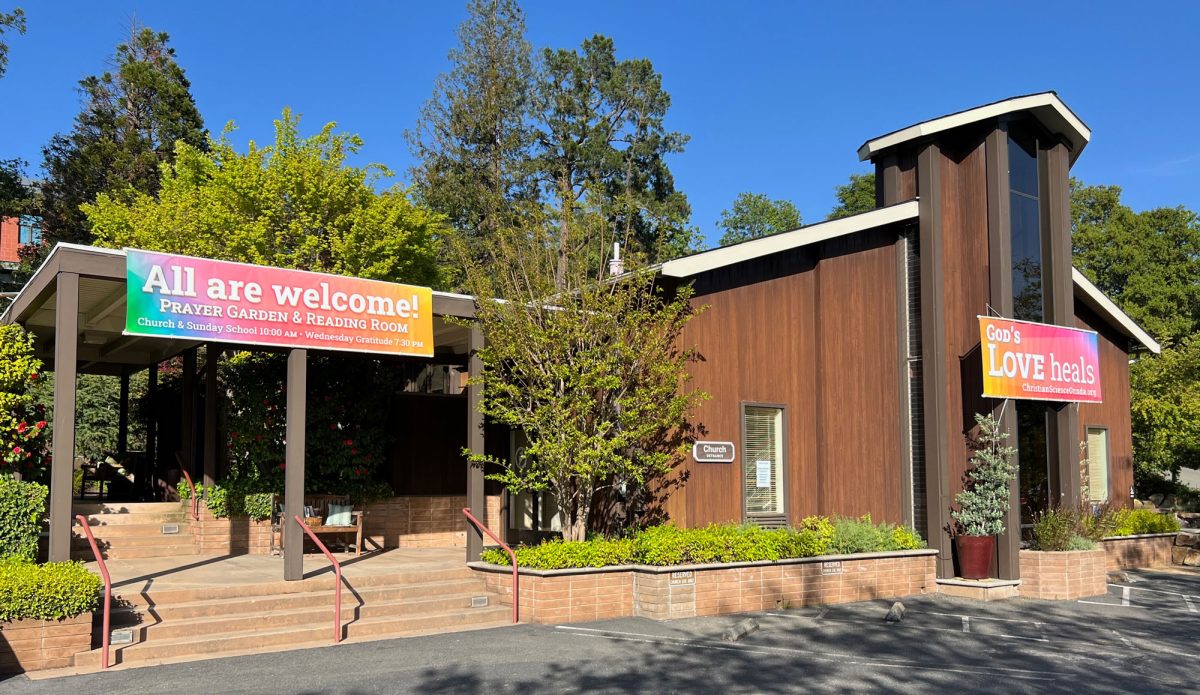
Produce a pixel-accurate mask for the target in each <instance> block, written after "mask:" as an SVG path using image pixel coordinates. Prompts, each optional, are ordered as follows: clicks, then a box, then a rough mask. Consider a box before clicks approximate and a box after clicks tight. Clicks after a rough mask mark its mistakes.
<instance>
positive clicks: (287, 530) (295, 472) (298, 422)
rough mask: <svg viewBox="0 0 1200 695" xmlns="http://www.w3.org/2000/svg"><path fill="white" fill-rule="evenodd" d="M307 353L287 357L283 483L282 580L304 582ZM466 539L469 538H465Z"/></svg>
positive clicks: (301, 350) (302, 350)
mask: <svg viewBox="0 0 1200 695" xmlns="http://www.w3.org/2000/svg"><path fill="white" fill-rule="evenodd" d="M307 391H308V350H304V349H300V348H298V349H294V350H292V351H290V352H289V353H288V362H287V410H286V411H285V417H286V418H287V425H286V428H287V429H286V432H287V434H286V437H287V439H286V444H285V448H284V463H285V465H284V476H283V477H284V481H283V493H284V497H283V512H284V513H283V520H282V522H281V523H282V524H283V578H284V579H285V580H287V581H296V580H299V579H304V530H303V529H301V528H300V526H299V525H297V524H296V520H295V519H293V518H292V517H293V516H295V515H297V514H298V515H300V516H301V518H303V516H304V428H305V419H306V417H307V412H306V406H307V404H306V403H305V396H306V393H307ZM468 537H470V536H469V535H468Z"/></svg>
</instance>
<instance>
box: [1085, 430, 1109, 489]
mask: <svg viewBox="0 0 1200 695" xmlns="http://www.w3.org/2000/svg"><path fill="white" fill-rule="evenodd" d="M1087 463H1088V501H1089V502H1107V501H1108V430H1106V429H1104V428H1103V427H1089V428H1087Z"/></svg>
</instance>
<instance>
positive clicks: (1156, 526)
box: [1112, 509, 1179, 536]
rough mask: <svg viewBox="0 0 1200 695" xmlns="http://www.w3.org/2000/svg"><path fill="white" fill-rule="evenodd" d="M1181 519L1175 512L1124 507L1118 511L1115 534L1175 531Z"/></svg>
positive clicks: (1133, 534)
mask: <svg viewBox="0 0 1200 695" xmlns="http://www.w3.org/2000/svg"><path fill="white" fill-rule="evenodd" d="M1178 530H1179V519H1178V518H1176V516H1175V515H1174V514H1169V513H1163V514H1160V513H1159V512H1156V511H1154V510H1153V509H1122V510H1120V512H1118V513H1117V524H1116V528H1115V530H1114V531H1113V532H1112V535H1114V536H1136V535H1139V534H1143V533H1175V532H1176V531H1178Z"/></svg>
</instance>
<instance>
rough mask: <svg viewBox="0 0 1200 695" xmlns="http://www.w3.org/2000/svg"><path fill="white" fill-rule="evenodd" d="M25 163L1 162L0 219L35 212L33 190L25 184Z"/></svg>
mask: <svg viewBox="0 0 1200 695" xmlns="http://www.w3.org/2000/svg"><path fill="white" fill-rule="evenodd" d="M24 168H25V162H23V161H21V160H19V159H5V160H0V217H12V216H15V215H22V214H28V213H30V212H32V210H33V205H34V201H33V197H34V196H33V190H32V189H31V188H30V187H29V186H28V185H27V184H26V183H25V171H24Z"/></svg>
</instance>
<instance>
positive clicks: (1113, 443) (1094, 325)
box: [1075, 302, 1133, 507]
mask: <svg viewBox="0 0 1200 695" xmlns="http://www.w3.org/2000/svg"><path fill="white" fill-rule="evenodd" d="M1075 325H1076V326H1077V327H1079V328H1087V329H1090V330H1093V331H1097V332H1098V333H1099V334H1100V337H1099V340H1098V341H1097V342H1098V343H1099V346H1100V387H1101V389H1102V392H1103V395H1104V402H1103V403H1081V404H1080V405H1079V432H1078V435H1079V438H1078V439H1077V440H1076V441H1077V442H1079V441H1085V440H1086V437H1087V428H1088V427H1089V426H1090V427H1107V428H1108V449H1109V461H1110V463H1109V470H1108V499H1109V501H1110V502H1113V503H1116V504H1120V505H1121V506H1125V507H1128V506H1129V505H1130V504H1131V501H1130V499H1129V487H1130V486H1131V485H1133V434H1132V422H1131V416H1130V413H1129V395H1130V394H1129V352H1128V349H1129V348H1128V345H1129V340H1128V339H1127V338H1125V337H1124V336H1122V335H1120V334H1119V333H1116V332H1115V331H1113V330H1112V329H1111V328H1109V327H1108V325H1107V323H1106V322H1105V321H1103V320H1101V319H1100V317H1098V316H1096V314H1095V313H1093V312H1092V311H1091V310H1090V309H1088V308H1087V307H1086V306H1084V305H1083V304H1081V303H1079V302H1075ZM1076 446H1078V444H1076ZM1076 451H1078V449H1076ZM1078 458H1079V457H1078V456H1077V457H1076V461H1078Z"/></svg>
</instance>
